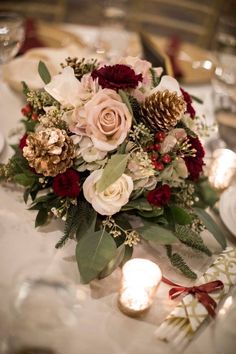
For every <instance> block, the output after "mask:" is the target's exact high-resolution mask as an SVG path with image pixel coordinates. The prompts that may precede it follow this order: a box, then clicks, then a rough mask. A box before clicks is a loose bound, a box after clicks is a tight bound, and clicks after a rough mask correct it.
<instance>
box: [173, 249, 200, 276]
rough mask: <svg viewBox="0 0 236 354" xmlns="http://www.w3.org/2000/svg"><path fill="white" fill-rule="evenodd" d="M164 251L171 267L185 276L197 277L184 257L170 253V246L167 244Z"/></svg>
mask: <svg viewBox="0 0 236 354" xmlns="http://www.w3.org/2000/svg"><path fill="white" fill-rule="evenodd" d="M166 253H167V256H168V258H169V259H170V262H171V264H172V265H173V267H175V268H177V269H179V270H180V271H181V272H182V273H183V274H184V275H185V276H186V277H187V278H190V279H197V274H196V273H194V272H193V271H192V270H191V269H190V268H189V266H188V265H187V264H186V263H185V261H184V259H183V258H182V257H181V256H180V255H179V254H178V253H172V247H171V246H167V248H166Z"/></svg>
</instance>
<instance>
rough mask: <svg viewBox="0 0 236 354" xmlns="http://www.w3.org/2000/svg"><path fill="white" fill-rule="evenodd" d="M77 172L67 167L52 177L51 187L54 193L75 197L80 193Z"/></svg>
mask: <svg viewBox="0 0 236 354" xmlns="http://www.w3.org/2000/svg"><path fill="white" fill-rule="evenodd" d="M79 181H80V177H79V173H78V172H77V171H75V170H73V169H72V168H69V169H68V170H66V172H64V173H60V174H59V175H57V176H56V177H54V179H53V183H52V188H53V191H54V193H55V194H57V195H59V196H60V197H70V198H76V197H77V196H78V195H79V193H80V184H79Z"/></svg>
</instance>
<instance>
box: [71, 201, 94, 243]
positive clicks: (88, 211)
mask: <svg viewBox="0 0 236 354" xmlns="http://www.w3.org/2000/svg"><path fill="white" fill-rule="evenodd" d="M96 219H97V213H96V211H95V210H94V209H93V208H92V206H91V204H89V203H88V202H87V201H85V200H84V201H80V202H79V205H78V215H77V227H76V239H77V240H79V239H80V238H81V237H83V235H84V234H85V233H86V232H87V231H88V230H89V229H91V230H92V231H94V228H95V224H96Z"/></svg>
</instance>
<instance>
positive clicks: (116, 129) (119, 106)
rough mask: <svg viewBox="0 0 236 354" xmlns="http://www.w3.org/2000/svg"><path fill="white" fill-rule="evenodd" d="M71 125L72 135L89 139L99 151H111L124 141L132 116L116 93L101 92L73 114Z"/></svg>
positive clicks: (107, 90) (111, 91) (104, 90)
mask: <svg viewBox="0 0 236 354" xmlns="http://www.w3.org/2000/svg"><path fill="white" fill-rule="evenodd" d="M72 122H73V123H72V124H71V126H70V130H71V131H72V132H73V133H75V134H78V135H81V134H86V135H87V136H89V137H90V138H91V140H92V142H93V145H94V146H95V148H97V149H98V150H101V151H112V150H114V149H116V148H117V147H118V146H119V145H120V144H122V143H123V141H124V140H125V138H126V136H127V134H128V131H129V130H130V127H131V124H132V116H131V114H130V112H129V110H128V108H127V106H126V105H125V104H124V103H123V102H122V100H121V98H120V96H119V95H118V94H117V93H116V92H115V91H113V90H110V89H103V90H100V91H99V92H97V93H96V94H95V95H94V96H93V98H92V99H91V100H90V101H88V102H87V103H86V104H85V105H84V107H83V108H81V109H78V110H77V112H75V114H74V115H73V118H72Z"/></svg>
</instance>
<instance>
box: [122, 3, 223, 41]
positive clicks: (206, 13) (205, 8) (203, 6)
mask: <svg viewBox="0 0 236 354" xmlns="http://www.w3.org/2000/svg"><path fill="white" fill-rule="evenodd" d="M223 5H224V0H205V1H204V2H201V1H199V0H178V1H176V0H145V1H144V0H131V1H130V10H129V15H128V17H129V21H130V22H131V24H132V27H133V28H135V29H136V30H144V29H145V31H149V32H152V33H153V34H156V35H162V36H173V35H177V36H178V37H179V38H181V39H183V40H186V41H189V42H194V43H196V44H197V45H199V46H202V47H208V46H209V45H210V42H211V39H212V37H213V35H214V30H215V26H216V24H217V20H218V18H219V15H220V13H221V10H222V8H223Z"/></svg>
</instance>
